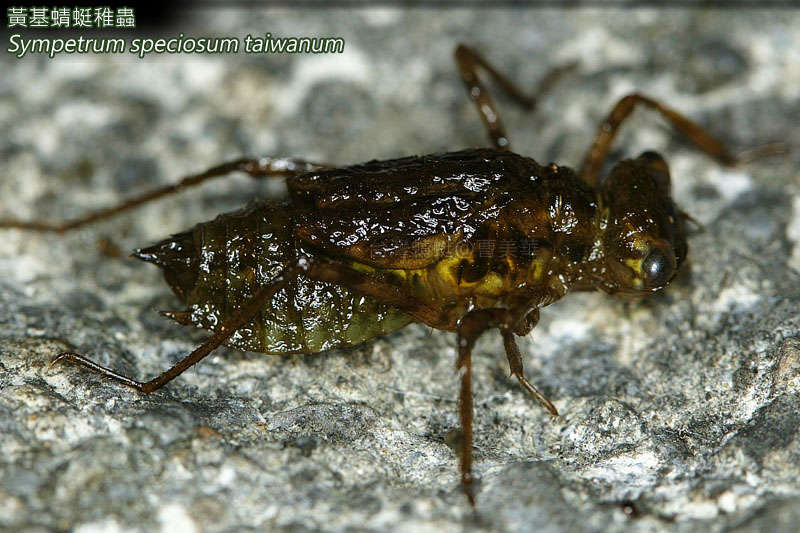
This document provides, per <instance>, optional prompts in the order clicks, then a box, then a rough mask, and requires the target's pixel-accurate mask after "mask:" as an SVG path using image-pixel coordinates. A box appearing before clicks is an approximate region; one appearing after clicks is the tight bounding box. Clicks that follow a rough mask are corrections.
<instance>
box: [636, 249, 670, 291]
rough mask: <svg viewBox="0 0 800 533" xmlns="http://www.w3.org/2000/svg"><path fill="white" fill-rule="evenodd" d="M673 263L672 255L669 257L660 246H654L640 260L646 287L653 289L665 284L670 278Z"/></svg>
mask: <svg viewBox="0 0 800 533" xmlns="http://www.w3.org/2000/svg"><path fill="white" fill-rule="evenodd" d="M674 264H675V258H674V257H670V256H669V255H668V254H667V253H666V252H664V250H662V249H661V248H654V249H653V251H652V252H650V254H649V255H648V256H647V257H646V258H645V260H644V261H642V274H643V275H644V283H645V286H647V288H648V289H654V288H656V287H663V286H664V285H666V284H667V282H668V281H669V280H670V279H672V274H673V272H674V271H675V267H674Z"/></svg>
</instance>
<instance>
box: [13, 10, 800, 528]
mask: <svg viewBox="0 0 800 533" xmlns="http://www.w3.org/2000/svg"><path fill="white" fill-rule="evenodd" d="M799 24H800V17H799V16H798V14H797V13H795V12H792V11H788V10H784V11H772V12H767V11H764V12H760V11H757V10H749V11H744V12H737V11H734V10H727V11H706V10H691V11H680V10H671V11H668V12H661V11H657V10H653V9H647V10H631V11H613V10H601V11H598V10H574V11H550V10H529V11H519V10H514V9H505V10H497V11H492V10H486V11H483V10H481V11H470V10H466V9H453V10H445V11H422V10H412V11H401V10H395V9H388V8H382V9H379V10H372V11H359V12H345V11H342V10H331V11H324V12H314V11H302V12H290V11H271V12H259V13H250V12H246V11H238V10H231V11H226V10H205V11H200V12H192V13H187V14H185V16H184V17H183V18H182V22H181V26H180V27H176V28H175V29H174V30H166V31H165V33H166V34H168V35H169V34H171V32H174V33H177V32H178V31H184V32H185V33H187V35H188V34H195V35H205V34H215V35H233V36H239V37H243V36H244V35H246V34H247V33H253V34H263V33H265V32H267V31H269V32H271V33H272V34H273V35H276V36H287V35H295V36H320V35H325V36H327V35H338V36H341V37H343V38H344V39H345V41H346V48H345V53H344V54H343V55H341V56H325V55H316V56H315V55H306V56H304V55H275V56H248V55H245V54H238V55H231V56H197V55H194V56H187V55H183V56H170V55H161V56H156V55H151V56H149V57H146V58H145V59H142V60H140V59H138V58H136V57H133V56H113V55H108V56H93V55H85V56H77V55H76V56H69V57H68V56H61V57H57V58H56V59H54V60H50V59H47V58H43V57H35V56H31V57H27V58H24V59H21V60H18V59H15V58H13V57H11V56H10V55H9V54H5V55H4V56H3V57H2V60H0V61H2V67H3V72H4V75H3V76H2V77H0V92H2V95H3V97H2V98H1V99H0V153H2V157H0V173H2V176H3V177H2V179H0V216H3V217H5V216H14V217H20V218H30V217H34V216H37V217H42V218H45V219H59V218H63V217H71V216H76V215H78V214H80V213H83V212H85V211H87V210H89V209H93V208H96V207H98V206H104V205H110V204H113V203H114V202H116V201H118V200H120V199H121V198H124V197H127V196H130V195H132V194H136V193H138V192H142V191H145V190H148V189H149V188H152V187H153V186H156V185H159V184H164V183H168V182H171V181H173V180H174V179H175V178H177V177H178V176H180V175H183V174H185V173H188V172H195V171H200V170H202V169H204V168H207V167H209V166H211V165H214V164H216V163H218V162H220V161H223V160H226V159H230V158H234V157H238V156H240V155H242V154H281V155H295V156H302V157H307V158H311V159H317V160H323V161H331V162H335V163H341V164H346V163H354V162H360V161H363V160H368V159H372V158H389V157H393V156H400V155H408V154H417V153H427V152H434V151H443V150H452V149H459V148H463V147H467V146H479V145H485V144H486V141H485V134H484V132H483V131H482V129H481V126H480V123H479V120H478V117H477V116H476V114H475V112H474V109H472V107H471V104H470V103H469V101H468V100H467V98H466V97H465V95H464V94H463V92H464V91H463V88H462V87H461V85H460V82H459V79H458V77H457V74H456V70H455V66H454V65H453V62H452V59H451V53H452V49H453V47H454V45H455V43H456V42H458V41H466V42H469V43H473V44H474V45H476V46H478V47H479V48H480V49H481V50H483V51H484V52H485V53H486V55H487V56H488V57H490V58H491V59H492V60H493V61H495V63H496V64H497V65H498V66H499V67H500V68H501V69H502V70H504V71H506V72H508V73H509V74H510V76H511V77H512V78H513V79H515V80H518V81H519V82H520V83H521V84H522V85H523V86H525V87H532V86H534V84H535V83H536V81H537V80H538V79H539V77H540V76H541V75H542V74H543V73H544V72H546V70H547V69H548V68H549V67H550V66H553V65H556V64H562V63H565V62H568V61H570V60H575V59H577V60H579V61H580V67H579V69H578V70H577V72H575V73H573V74H571V75H570V76H568V77H567V78H565V79H564V80H563V81H562V82H561V84H560V85H559V87H558V90H557V91H555V93H554V94H552V95H551V96H550V97H548V98H547V99H546V100H544V101H543V102H542V103H541V105H540V106H539V108H538V109H537V110H536V111H535V112H533V113H531V114H525V113H523V112H521V111H519V110H517V109H516V108H515V107H514V106H513V105H511V103H510V102H509V101H508V100H507V99H506V98H504V97H502V96H500V95H497V96H496V100H497V101H498V102H499V104H500V106H501V109H502V112H503V118H504V120H505V122H506V124H507V126H508V129H509V132H510V134H511V136H512V141H513V143H514V147H515V149H516V150H517V151H519V152H521V153H524V154H526V155H530V156H532V157H534V158H536V159H538V160H540V161H543V162H546V161H550V160H556V161H558V162H560V163H565V164H570V163H571V164H577V163H578V162H579V161H580V158H581V156H582V151H583V150H584V149H585V147H586V146H587V145H588V143H589V140H590V138H591V135H592V132H593V130H594V128H595V127H596V124H597V123H598V121H599V120H600V119H601V118H602V116H603V115H604V114H605V113H606V112H607V111H608V110H609V109H610V108H611V106H612V105H613V103H614V102H615V100H616V99H618V98H620V97H621V96H623V95H624V94H625V93H627V92H630V91H633V90H638V91H641V92H643V93H647V94H651V95H653V96H656V97H658V98H662V99H664V100H665V101H666V102H668V103H670V104H671V105H672V106H673V107H675V108H677V109H680V110H682V111H684V112H686V113H687V114H688V115H690V116H692V117H694V118H696V119H697V120H698V121H699V122H701V123H703V124H706V125H708V126H709V128H710V129H711V130H712V131H713V132H714V133H715V134H717V135H718V136H720V137H721V138H723V139H724V140H725V141H726V142H728V143H729V144H730V145H732V146H733V147H734V148H735V149H744V148H750V147H754V146H759V145H762V144H765V143H767V142H771V141H776V140H782V141H786V142H788V143H790V144H794V145H796V146H800V138H799V135H800V134H798V129H797V118H798V116H800V103H798V102H800V100H799V99H798V97H800V89H798V87H800V83H798V80H800V58H799V57H798V55H797V52H796V51H797V50H798V49H800V33H798V32H797V28H798V25H799ZM136 36H139V37H146V36H148V35H144V34H136ZM648 148H649V149H655V150H658V151H660V152H662V153H663V154H664V155H665V156H666V158H667V160H668V161H669V162H670V165H671V168H672V173H673V181H674V189H675V196H676V198H677V201H678V203H679V204H680V205H681V206H682V207H683V208H684V209H685V210H686V211H687V212H689V213H691V214H692V216H693V217H695V218H696V219H697V220H698V221H699V223H700V224H702V225H703V227H704V228H705V231H704V232H697V233H695V234H693V235H692V236H691V238H690V247H691V252H690V253H691V266H690V268H689V269H687V270H686V272H685V273H684V274H683V275H682V276H681V277H680V279H678V280H677V281H676V282H675V283H673V285H672V286H671V287H670V288H669V290H668V291H666V292H665V293H663V294H660V295H657V296H655V297H653V298H651V299H650V300H647V301H643V302H634V303H626V302H622V301H619V300H615V299H612V298H609V297H607V296H604V295H602V294H575V295H570V296H568V297H567V298H565V299H564V300H563V301H561V302H558V303H556V304H554V305H553V306H551V307H550V308H547V309H545V310H544V311H543V313H542V321H541V323H540V325H539V326H538V327H537V329H536V330H535V332H534V334H533V337H532V338H531V339H526V340H524V341H523V342H522V349H523V351H524V354H525V356H526V358H525V362H526V368H527V372H528V374H529V376H530V377H531V379H532V381H534V382H535V383H537V384H538V385H539V386H540V387H541V389H542V390H543V391H544V392H545V393H546V394H547V395H548V396H549V397H550V398H552V399H553V400H554V401H555V403H556V405H557V406H558V408H559V410H560V411H561V413H562V416H560V417H558V418H556V419H551V418H550V417H549V416H548V415H547V414H546V413H545V412H543V410H542V409H540V408H539V407H538V406H537V405H535V404H534V403H533V402H532V401H530V399H529V398H527V397H526V396H525V394H523V392H522V391H521V390H520V389H519V388H518V387H517V386H515V383H513V382H512V381H511V379H509V378H508V372H507V368H506V363H505V361H504V358H503V357H502V346H501V342H500V340H499V338H498V336H496V335H495V334H490V335H486V336H485V338H483V339H482V340H481V341H480V342H479V344H478V346H477V349H476V354H475V362H476V363H475V364H476V384H475V397H476V423H475V424H476V425H475V427H476V441H475V457H476V466H475V468H476V473H477V475H478V476H479V478H480V491H479V493H478V506H477V510H476V511H474V512H473V511H472V510H470V509H469V507H468V506H467V505H466V503H465V501H464V498H463V496H462V494H461V493H460V490H459V484H458V474H457V468H456V459H455V455H454V453H453V451H452V450H451V449H450V448H449V447H448V445H447V444H446V442H447V440H448V439H447V437H448V434H449V433H450V432H451V431H452V430H453V429H454V428H456V427H457V415H456V405H457V404H456V397H457V394H456V392H457V376H456V374H455V373H454V371H453V362H454V354H453V352H454V339H453V338H452V336H451V335H448V334H445V333H441V332H434V333H433V334H429V332H428V331H427V330H426V329H425V328H423V327H420V326H411V327H409V328H406V329H405V330H403V331H401V332H399V333H397V334H394V335H391V336H389V337H386V338H381V339H378V340H376V341H374V342H371V343H368V344H365V345H362V346H359V347H357V348H354V349H352V350H341V351H332V352H329V353H325V354H319V355H308V356H292V357H283V358H278V357H268V356H264V355H259V354H245V353H241V352H237V351H233V350H219V351H218V352H216V353H215V354H214V355H213V356H211V357H209V358H208V360H206V361H204V362H203V363H202V364H200V365H199V366H198V367H197V368H196V369H192V370H191V371H189V372H187V373H186V374H185V375H183V376H181V377H180V378H179V379H177V380H176V381H175V382H174V383H172V384H170V385H169V386H168V387H166V388H165V389H163V390H162V391H159V392H157V393H155V394H152V395H149V396H144V395H140V394H138V393H136V392H134V391H132V390H128V389H126V388H123V387H120V386H117V385H115V384H113V383H109V382H107V381H104V380H103V379H101V378H99V377H97V376H95V375H93V374H91V373H87V372H85V371H81V370H79V369H77V368H75V367H70V366H58V367H54V368H52V369H48V362H49V360H50V358H51V357H52V356H53V354H55V353H58V352H59V351H62V350H65V349H76V350H79V351H81V352H83V353H87V354H90V355H91V356H92V357H93V358H95V359H96V360H97V361H99V362H101V363H103V364H108V365H110V366H112V367H113V368H115V369H118V370H120V371H122V372H125V373H129V374H132V375H135V376H142V377H144V376H152V375H154V374H156V373H157V372H159V371H160V370H163V369H164V368H166V367H167V366H168V365H170V364H171V363H173V362H174V361H176V360H178V359H179V358H180V357H182V355H183V354H185V353H186V352H187V351H189V350H191V349H192V348H193V347H194V346H195V345H197V344H198V342H200V341H201V340H202V339H203V338H205V334H204V333H203V332H201V331H195V330H192V329H188V328H183V327H180V326H177V325H175V324H172V323H169V322H168V321H166V320H165V319H163V318H161V317H160V316H159V315H158V314H157V313H156V311H157V310H159V309H174V308H175V306H176V305H177V302H176V299H175V298H174V297H173V296H172V295H171V293H170V291H169V289H168V288H167V287H166V285H165V284H164V283H163V281H162V279H161V278H160V275H159V272H157V269H155V268H152V267H151V266H148V265H145V264H142V263H140V262H138V261H136V260H133V259H126V258H109V257H106V256H104V255H103V253H102V252H101V249H100V248H99V247H98V246H97V244H96V243H97V241H98V239H99V238H106V239H109V240H110V241H111V242H112V243H113V244H114V245H116V246H118V247H119V248H121V249H122V250H128V249H132V248H135V247H137V246H142V245H145V244H149V243H151V242H153V241H155V240H157V239H159V238H162V237H164V236H166V235H167V234H169V233H171V232H177V231H179V230H182V229H185V228H186V227H189V226H190V225H192V224H194V223H197V222H199V221H203V220H205V219H209V218H212V217H213V216H215V215H216V213H218V212H221V211H225V210H230V209H233V208H236V207H238V206H240V205H242V204H243V203H245V202H247V201H248V200H250V199H251V198H252V197H253V196H254V195H259V196H278V195H280V194H282V185H281V184H280V183H277V182H263V183H253V182H251V181H250V180H248V179H246V178H243V177H241V176H237V177H234V178H231V179H230V180H223V181H220V182H218V183H215V184H213V185H208V186H206V187H203V188H201V189H199V190H194V191H189V192H186V193H185V194H183V195H182V196H181V197H178V198H172V199H168V200H163V201H160V202H158V203H156V204H152V205H149V206H147V207H144V208H141V209H139V210H137V211H136V212H134V213H131V214H126V215H124V216H120V217H118V218H117V219H115V220H112V221H108V222H104V223H99V224H97V225H95V226H93V227H91V228H89V229H86V230H81V231H79V232H76V233H72V234H69V235H66V236H64V237H63V238H60V237H57V236H53V235H36V234H29V233H23V232H19V231H2V235H0V529H4V530H6V529H7V530H26V531H47V530H67V529H74V530H77V531H129V530H141V531H151V530H153V529H158V528H162V529H163V530H169V531H176V530H185V531H191V530H195V531H241V530H247V529H254V530H274V531H303V530H309V531H310V530H325V531H384V530H402V531H461V530H468V531H529V530H534V531H554V532H555V531H622V530H625V531H653V530H671V531H672V530H674V531H703V532H707V531H711V532H721V531H763V530H772V531H776V532H777V531H796V528H797V526H796V523H797V521H798V519H800V516H798V511H797V509H798V507H800V467H799V466H798V465H800V437H799V436H798V435H799V433H798V426H799V425H800V399H799V398H798V391H799V390H800V311H798V309H800V290H799V287H800V286H799V285H798V277H799V276H800V274H799V273H798V269H800V196H798V193H799V192H800V189H799V188H798V187H799V186H798V183H800V181H798V178H800V174H799V173H798V168H800V159H798V152H797V151H795V152H794V153H793V154H790V155H788V156H783V157H780V158H772V159H762V160H757V161H753V162H751V163H748V164H746V165H744V166H741V167H739V168H736V169H725V168H721V167H719V166H717V165H716V164H715V163H714V162H712V161H710V160H708V159H707V158H706V157H705V156H703V155H702V154H699V153H698V152H696V151H694V150H692V149H691V148H689V147H687V145H686V144H685V143H684V142H682V140H681V139H680V138H679V137H678V136H677V135H675V134H673V133H672V132H671V131H670V130H669V128H667V127H666V125H665V124H664V123H663V121H661V120H660V119H658V118H656V117H654V116H652V115H649V114H647V113H646V112H639V113H637V114H636V115H635V117H634V118H633V119H632V120H631V122H630V123H629V124H628V126H627V127H626V128H625V129H624V130H623V131H622V132H621V133H620V136H619V142H618V143H617V144H616V149H615V154H614V156H615V157H617V158H619V157H625V156H627V155H635V154H637V153H639V152H641V151H642V150H645V149H648ZM123 257H124V254H123Z"/></svg>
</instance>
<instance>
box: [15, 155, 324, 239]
mask: <svg viewBox="0 0 800 533" xmlns="http://www.w3.org/2000/svg"><path fill="white" fill-rule="evenodd" d="M325 166H326V165H320V164H317V163H311V162H309V161H305V160H303V159H296V158H291V157H260V158H243V159H237V160H235V161H230V162H228V163H223V164H221V165H217V166H215V167H212V168H209V169H208V170H206V171H204V172H200V173H199V174H191V175H189V176H185V177H183V178H181V179H180V180H179V181H178V182H177V183H174V184H172V185H165V186H164V187H160V188H158V189H154V190H152V191H149V192H146V193H144V194H142V195H140V196H137V197H135V198H131V199H130V200H126V201H124V202H122V203H121V204H118V205H115V206H112V207H108V208H105V209H101V210H99V211H95V212H93V213H89V214H87V215H84V216H82V217H79V218H75V219H72V220H67V221H64V222H40V221H38V220H33V221H23V220H14V219H7V220H0V228H15V229H24V230H30V231H40V232H54V233H64V232H66V231H70V230H73V229H76V228H79V227H81V226H85V225H87V224H91V223H93V222H97V221H98V220H103V219H106V218H110V217H113V216H115V215H117V214H119V213H122V212H123V211H127V210H129V209H132V208H134V207H137V206H140V205H143V204H146V203H148V202H152V201H153V200H157V199H159V198H163V197H165V196H168V195H170V194H175V193H177V192H179V191H181V190H183V189H187V188H189V187H193V186H195V185H199V184H201V183H203V182H205V181H208V180H210V179H213V178H218V177H221V176H224V175H226V174H230V173H231V172H244V173H246V174H248V175H250V176H251V177H253V178H263V177H268V176H269V177H273V176H274V177H291V176H298V175H300V174H303V173H305V172H309V171H312V170H317V169H320V168H325Z"/></svg>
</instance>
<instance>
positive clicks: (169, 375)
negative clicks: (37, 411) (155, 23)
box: [50, 264, 303, 393]
mask: <svg viewBox="0 0 800 533" xmlns="http://www.w3.org/2000/svg"><path fill="white" fill-rule="evenodd" d="M302 271H303V268H302V267H301V266H300V265H299V264H294V265H292V266H289V267H287V268H285V269H284V270H283V271H282V272H281V273H280V274H279V275H278V276H277V277H276V278H275V279H274V280H273V283H271V284H270V285H267V286H264V287H261V288H260V289H258V290H257V291H256V293H255V294H254V295H253V296H252V297H251V298H250V299H249V300H248V301H247V302H246V303H245V304H244V305H242V307H241V309H240V310H239V312H238V313H237V314H236V315H234V316H233V317H231V318H230V319H229V320H228V321H226V322H225V323H223V324H222V325H221V326H220V327H219V328H218V329H217V331H216V332H214V334H213V335H212V336H211V337H209V338H208V339H207V340H206V341H205V342H204V343H203V344H201V345H200V346H198V347H197V348H196V349H195V350H194V351H192V352H191V353H190V354H189V355H187V356H186V357H184V358H183V359H181V360H180V361H178V362H177V363H175V365H173V366H172V367H170V368H169V369H168V370H166V371H165V372H162V373H161V374H159V375H158V376H156V377H155V378H153V379H151V380H150V381H144V382H142V381H137V380H135V379H133V378H130V377H128V376H125V375H123V374H120V373H118V372H115V371H114V370H111V369H109V368H107V367H104V366H101V365H99V364H97V363H95V362H94V361H92V360H91V359H89V358H87V357H86V356H83V355H81V354H77V353H72V352H64V353H61V354H59V355H57V356H56V357H55V358H53V360H52V362H51V363H50V365H51V366H52V365H53V364H55V363H59V362H62V361H70V362H72V363H75V364H78V365H80V366H83V367H85V368H88V369H89V370H91V371H93V372H96V373H98V374H100V375H102V376H105V377H107V378H109V379H112V380H114V381H118V382H119V383H122V384H124V385H127V386H129V387H133V388H134V389H136V390H138V391H140V392H144V393H149V392H153V391H155V390H158V389H160V388H161V387H163V386H164V385H166V384H167V383H169V382H170V381H172V380H173V379H175V378H176V377H178V376H180V375H181V374H182V373H183V372H184V371H186V370H187V369H188V368H190V367H192V366H194V365H196V364H197V363H198V362H200V360H202V359H203V358H204V357H206V356H207V355H208V354H210V353H211V352H213V351H214V350H215V349H217V348H218V347H219V346H220V345H222V343H224V342H225V341H226V340H228V338H230V336H231V335H233V334H234V333H235V332H236V330H237V329H239V328H241V327H242V326H244V325H246V324H247V323H248V322H250V321H251V320H252V319H253V317H255V316H256V315H257V314H258V312H259V311H260V310H261V308H262V307H263V306H264V304H265V303H266V302H267V301H269V299H270V298H272V297H273V296H274V295H275V293H276V292H277V291H278V290H279V289H280V288H281V287H282V286H283V285H284V284H285V283H286V281H288V280H290V279H293V278H294V277H295V276H297V275H298V274H300V273H301V272H302Z"/></svg>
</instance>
